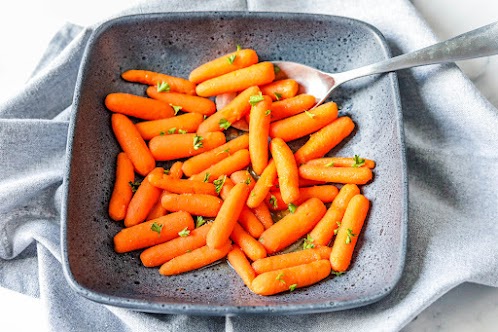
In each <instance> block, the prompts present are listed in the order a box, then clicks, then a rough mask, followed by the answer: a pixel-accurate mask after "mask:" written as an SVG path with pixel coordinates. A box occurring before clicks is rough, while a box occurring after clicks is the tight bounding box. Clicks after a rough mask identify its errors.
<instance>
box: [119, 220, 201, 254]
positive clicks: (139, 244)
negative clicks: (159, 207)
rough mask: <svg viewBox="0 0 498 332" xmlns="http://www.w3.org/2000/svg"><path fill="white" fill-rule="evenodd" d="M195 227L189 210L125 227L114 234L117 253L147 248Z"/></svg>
mask: <svg viewBox="0 0 498 332" xmlns="http://www.w3.org/2000/svg"><path fill="white" fill-rule="evenodd" d="M185 228H187V229H188V230H192V229H194V219H192V216H191V215H190V214H188V213H187V212H176V213H171V214H168V215H166V216H164V217H160V218H157V219H154V220H149V221H146V222H144V223H141V224H139V225H135V226H133V227H129V228H124V229H122V230H121V231H120V232H119V233H118V234H116V235H115V236H114V250H115V251H116V252H117V253H124V252H129V251H133V250H137V249H142V248H147V247H151V246H154V245H156V244H159V243H163V242H166V241H169V240H171V239H173V238H175V237H178V232H180V231H182V230H183V229H185Z"/></svg>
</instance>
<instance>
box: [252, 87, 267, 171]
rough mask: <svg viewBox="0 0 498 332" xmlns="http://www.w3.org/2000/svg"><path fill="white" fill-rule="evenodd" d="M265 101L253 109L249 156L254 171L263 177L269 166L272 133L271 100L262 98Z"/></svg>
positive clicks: (265, 97)
mask: <svg viewBox="0 0 498 332" xmlns="http://www.w3.org/2000/svg"><path fill="white" fill-rule="evenodd" d="M262 98H263V100H261V101H260V102H258V103H257V104H256V105H254V106H253V107H252V108H251V120H250V121H249V154H250V155H251V164H252V169H253V170H254V172H255V173H256V174H258V175H261V173H262V172H263V170H264V169H265V167H266V165H267V164H268V133H269V131H270V113H271V112H270V107H271V98H270V97H268V96H262Z"/></svg>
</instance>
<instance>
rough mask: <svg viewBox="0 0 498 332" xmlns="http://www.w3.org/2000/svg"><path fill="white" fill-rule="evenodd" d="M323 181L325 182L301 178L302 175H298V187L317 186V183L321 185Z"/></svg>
mask: <svg viewBox="0 0 498 332" xmlns="http://www.w3.org/2000/svg"><path fill="white" fill-rule="evenodd" d="M325 183H326V182H325V181H314V180H308V179H303V178H302V177H299V188H303V187H312V186H319V185H322V184H325Z"/></svg>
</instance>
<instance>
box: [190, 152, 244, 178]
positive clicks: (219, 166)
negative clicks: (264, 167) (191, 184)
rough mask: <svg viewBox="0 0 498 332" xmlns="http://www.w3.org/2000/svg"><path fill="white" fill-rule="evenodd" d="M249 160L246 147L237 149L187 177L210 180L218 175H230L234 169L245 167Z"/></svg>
mask: <svg viewBox="0 0 498 332" xmlns="http://www.w3.org/2000/svg"><path fill="white" fill-rule="evenodd" d="M250 162H251V160H250V157H249V151H248V150H246V149H244V150H239V151H237V152H235V153H234V154H232V155H231V156H229V157H227V158H225V159H223V160H221V161H219V162H217V163H216V164H214V165H212V166H211V167H209V168H208V169H205V170H204V171H202V172H200V173H197V174H194V175H192V176H191V177H190V178H189V179H190V180H194V181H203V180H204V179H207V181H208V182H212V181H214V180H216V179H217V178H218V177H219V176H220V175H224V174H226V175H230V174H232V173H233V172H235V171H239V170H241V169H243V168H246V167H247V166H248V165H249V163H250Z"/></svg>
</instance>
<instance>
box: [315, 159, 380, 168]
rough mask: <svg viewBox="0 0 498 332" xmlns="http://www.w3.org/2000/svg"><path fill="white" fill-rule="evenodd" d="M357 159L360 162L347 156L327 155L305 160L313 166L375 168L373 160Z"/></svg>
mask: <svg viewBox="0 0 498 332" xmlns="http://www.w3.org/2000/svg"><path fill="white" fill-rule="evenodd" d="M358 158H359V157H358ZM359 161H360V162H359V163H358V160H356V159H355V158H349V157H327V158H317V159H312V160H309V161H307V162H306V164H307V165H314V166H325V167H332V166H334V167H368V168H370V169H373V168H375V161H373V160H371V159H363V158H359Z"/></svg>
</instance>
